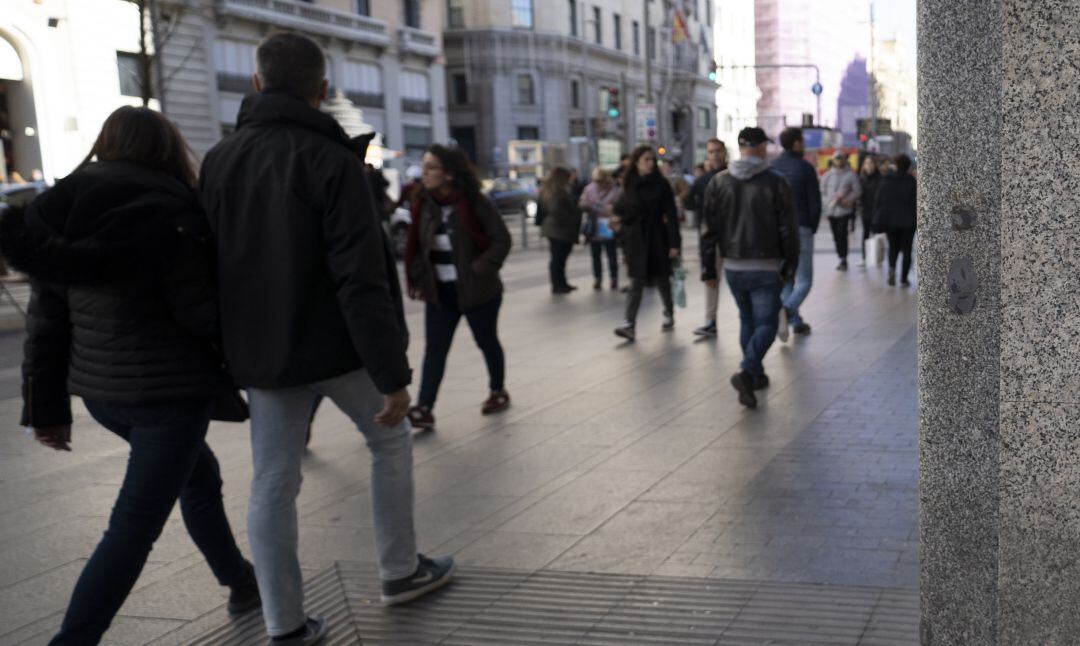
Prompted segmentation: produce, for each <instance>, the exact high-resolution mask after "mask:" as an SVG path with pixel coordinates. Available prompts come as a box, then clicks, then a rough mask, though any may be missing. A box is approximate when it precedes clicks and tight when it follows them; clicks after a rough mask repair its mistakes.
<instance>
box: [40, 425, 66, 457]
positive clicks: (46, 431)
mask: <svg viewBox="0 0 1080 646" xmlns="http://www.w3.org/2000/svg"><path fill="white" fill-rule="evenodd" d="M34 438H35V439H36V440H37V441H38V442H40V443H41V444H43V445H45V446H47V447H49V448H50V449H56V450H57V451H70V450H71V424H64V425H62V426H45V427H42V428H35V429H34Z"/></svg>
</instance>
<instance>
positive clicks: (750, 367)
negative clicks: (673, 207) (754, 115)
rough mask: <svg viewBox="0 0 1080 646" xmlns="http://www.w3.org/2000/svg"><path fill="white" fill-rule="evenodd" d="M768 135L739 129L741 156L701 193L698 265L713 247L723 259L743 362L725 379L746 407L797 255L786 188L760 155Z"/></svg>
mask: <svg viewBox="0 0 1080 646" xmlns="http://www.w3.org/2000/svg"><path fill="white" fill-rule="evenodd" d="M768 142H769V139H768V138H767V137H766V136H765V131H764V130H762V129H761V128H744V129H743V130H742V131H741V132H740V133H739V152H740V154H741V157H742V158H741V159H739V160H738V161H736V162H734V163H733V164H731V166H730V167H728V170H726V171H724V172H723V173H720V174H719V175H717V176H716V177H714V178H713V180H712V182H711V183H710V184H709V189H708V191H706V193H705V231H704V233H703V235H702V238H703V242H702V267H703V270H702V271H705V269H704V268H706V267H710V266H714V265H715V263H716V259H717V254H719V255H720V256H721V257H722V258H723V259H724V275H725V277H726V278H727V283H728V287H730V288H731V294H732V296H733V297H734V298H735V303H736V305H738V306H739V319H740V321H741V324H742V326H741V332H740V337H739V340H740V345H741V346H742V349H743V361H742V369H741V370H740V371H739V372H737V373H735V375H733V376H732V377H731V385H732V386H734V387H735V390H736V391H738V393H739V402H740V403H741V404H743V405H744V406H747V407H749V408H754V407H756V406H757V396H756V395H755V394H754V391H755V390H758V389H761V388H765V387H766V386H768V383H769V380H768V377H766V376H765V369H764V368H763V366H762V360H763V359H764V358H765V353H766V352H768V350H769V346H771V345H772V344H773V341H774V340H775V339H776V328H777V324H778V318H779V313H780V308H781V304H780V290H781V289H782V288H783V285H784V282H785V281H787V280H790V278H791V275H792V274H793V273H794V270H795V267H796V266H797V265H798V262H799V238H798V233H797V232H798V220H797V219H796V218H795V207H794V205H793V204H792V199H791V189H790V188H789V187H788V183H787V182H786V181H785V180H784V178H783V177H781V176H780V175H779V174H777V173H775V172H773V171H772V170H770V168H769V163H768V162H767V161H766V160H765V155H766V150H767V144H768Z"/></svg>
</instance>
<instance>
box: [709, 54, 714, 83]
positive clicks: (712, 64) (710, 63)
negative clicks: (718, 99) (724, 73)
mask: <svg viewBox="0 0 1080 646" xmlns="http://www.w3.org/2000/svg"><path fill="white" fill-rule="evenodd" d="M709 80H710V81H712V82H713V83H716V61H713V60H710V61H709Z"/></svg>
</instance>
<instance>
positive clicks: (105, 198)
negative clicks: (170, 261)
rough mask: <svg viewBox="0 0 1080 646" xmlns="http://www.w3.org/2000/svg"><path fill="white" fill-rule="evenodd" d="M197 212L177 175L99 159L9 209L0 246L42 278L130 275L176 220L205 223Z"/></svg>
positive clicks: (66, 280)
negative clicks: (22, 206) (26, 202)
mask: <svg viewBox="0 0 1080 646" xmlns="http://www.w3.org/2000/svg"><path fill="white" fill-rule="evenodd" d="M43 198H48V199H43ZM198 213H200V210H199V205H198V202H197V200H196V196H195V192H194V190H193V189H190V188H188V187H186V186H185V185H184V184H183V183H181V182H180V181H178V180H176V179H174V178H172V177H169V176H167V175H165V174H163V173H159V172H155V171H152V170H149V169H146V168H143V167H141V166H138V165H135V164H130V163H126V162H97V163H93V164H90V165H88V166H86V167H85V168H82V169H80V170H77V171H76V172H74V173H72V174H71V175H69V176H68V177H66V178H64V179H63V180H61V181H60V182H58V183H57V185H56V186H54V187H53V188H51V189H49V191H48V192H46V194H44V195H42V196H41V197H40V198H38V199H37V200H35V201H34V202H32V203H31V204H30V205H29V206H28V207H26V208H25V209H8V210H7V211H6V212H5V213H4V214H3V216H2V218H0V252H2V253H3V255H4V257H5V258H6V259H7V261H8V263H9V264H11V266H12V267H14V268H15V269H17V270H19V271H22V272H24V273H27V274H29V275H30V276H31V277H33V278H36V279H40V280H45V281H48V282H56V283H61V284H67V285H95V284H105V283H112V282H115V281H117V280H128V279H131V278H132V277H136V276H139V275H141V274H144V273H145V272H146V270H147V269H148V268H150V267H154V266H156V265H157V264H158V263H159V262H160V258H159V257H158V255H157V254H158V251H159V250H160V249H161V245H160V244H159V243H160V241H161V240H162V239H163V238H164V237H165V236H167V235H171V234H172V233H173V230H174V229H175V228H176V227H178V226H180V227H184V226H187V227H192V228H196V229H198V228H201V227H204V226H205V225H204V224H203V223H202V220H201V218H197V217H193V216H194V215H195V214H198ZM177 217H179V218H180V219H179V220H177ZM199 233H205V232H204V231H200V232H199Z"/></svg>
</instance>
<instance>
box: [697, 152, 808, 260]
mask: <svg viewBox="0 0 1080 646" xmlns="http://www.w3.org/2000/svg"><path fill="white" fill-rule="evenodd" d="M717 253H719V254H720V256H721V257H722V258H724V259H725V260H728V259H731V260H752V261H767V260H776V261H779V264H780V266H781V268H782V271H783V272H784V273H789V274H790V273H791V272H794V270H795V267H796V266H797V265H798V264H799V223H798V220H797V219H796V217H795V207H794V205H793V204H792V199H791V188H790V187H789V186H788V183H787V181H786V180H785V179H784V178H783V177H781V176H780V175H779V174H778V173H776V172H774V171H772V170H770V169H769V165H768V162H766V161H765V160H764V159H759V158H757V157H744V158H743V159H740V160H738V161H735V162H733V163H732V164H731V166H729V167H728V170H726V171H724V172H722V173H720V174H719V175H717V176H716V177H714V178H713V180H712V182H710V183H709V189H708V190H707V191H706V192H705V230H704V231H703V233H702V259H701V266H702V279H703V280H715V279H716V254H717Z"/></svg>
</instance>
